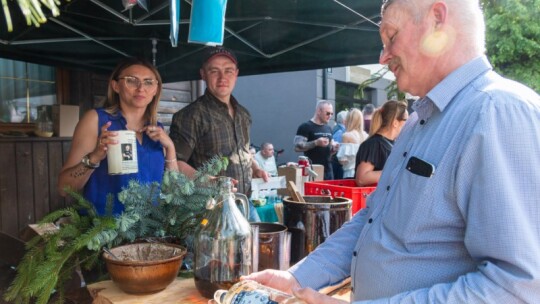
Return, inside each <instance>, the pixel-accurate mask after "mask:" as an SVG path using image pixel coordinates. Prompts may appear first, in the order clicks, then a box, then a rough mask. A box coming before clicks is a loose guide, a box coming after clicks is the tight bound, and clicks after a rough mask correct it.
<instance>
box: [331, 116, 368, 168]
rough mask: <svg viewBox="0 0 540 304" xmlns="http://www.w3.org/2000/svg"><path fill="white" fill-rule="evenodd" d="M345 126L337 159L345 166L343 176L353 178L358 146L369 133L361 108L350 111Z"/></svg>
mask: <svg viewBox="0 0 540 304" xmlns="http://www.w3.org/2000/svg"><path fill="white" fill-rule="evenodd" d="M345 128H346V130H345V133H343V137H342V143H341V144H340V145H339V151H338V154H337V159H338V161H339V163H340V164H341V165H342V166H343V178H351V177H354V169H355V164H356V152H358V147H360V144H361V143H362V142H363V141H364V140H366V138H368V134H367V133H366V132H365V131H364V117H363V115H362V112H361V111H360V110H358V109H352V110H350V111H349V113H348V114H347V118H346V120H345Z"/></svg>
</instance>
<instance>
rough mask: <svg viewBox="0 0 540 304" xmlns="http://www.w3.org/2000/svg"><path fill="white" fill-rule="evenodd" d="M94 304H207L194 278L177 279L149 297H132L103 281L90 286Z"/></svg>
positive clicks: (112, 284) (110, 282)
mask: <svg viewBox="0 0 540 304" xmlns="http://www.w3.org/2000/svg"><path fill="white" fill-rule="evenodd" d="M88 291H89V292H90V295H92V298H94V302H93V304H124V303H125V304H138V303H141V304H142V303H145V304H146V303H155V304H176V303H178V304H207V303H208V299H207V298H205V297H203V296H201V295H200V294H199V292H198V291H197V289H196V288H195V281H194V280H193V278H188V279H185V278H177V279H176V280H175V281H174V282H172V283H171V285H169V286H167V288H165V289H164V290H162V291H160V292H158V293H154V294H149V295H131V294H127V293H125V292H123V291H122V290H120V289H119V288H118V287H117V286H116V285H115V284H114V283H113V282H112V281H110V280H109V281H102V282H97V283H94V284H91V285H88Z"/></svg>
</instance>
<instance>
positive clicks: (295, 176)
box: [278, 165, 324, 196]
mask: <svg viewBox="0 0 540 304" xmlns="http://www.w3.org/2000/svg"><path fill="white" fill-rule="evenodd" d="M312 167H313V171H315V172H316V173H317V177H316V178H315V179H313V180H315V181H321V180H323V179H324V166H322V165H312ZM278 176H285V179H286V182H287V183H288V182H289V181H293V182H294V184H295V185H296V188H298V191H299V192H300V194H302V195H304V183H305V182H307V181H311V180H312V179H310V178H309V177H308V176H302V168H297V167H279V168H278ZM278 194H279V195H282V196H289V191H288V190H287V189H278Z"/></svg>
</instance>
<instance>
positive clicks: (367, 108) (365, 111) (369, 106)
mask: <svg viewBox="0 0 540 304" xmlns="http://www.w3.org/2000/svg"><path fill="white" fill-rule="evenodd" d="M374 111H375V106H374V105H372V104H371V103H368V104H367V105H366V106H365V107H364V109H363V110H362V114H364V115H370V114H373V112H374Z"/></svg>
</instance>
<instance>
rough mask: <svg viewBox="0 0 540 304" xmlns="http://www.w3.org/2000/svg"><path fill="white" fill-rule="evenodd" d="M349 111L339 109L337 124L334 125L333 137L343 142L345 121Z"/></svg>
mask: <svg viewBox="0 0 540 304" xmlns="http://www.w3.org/2000/svg"><path fill="white" fill-rule="evenodd" d="M347 113H348V111H345V110H344V111H339V112H338V113H337V114H336V125H335V126H334V129H333V130H332V137H333V139H334V141H335V142H338V143H341V136H342V135H343V133H344V132H345V129H346V127H345V122H346V118H347Z"/></svg>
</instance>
